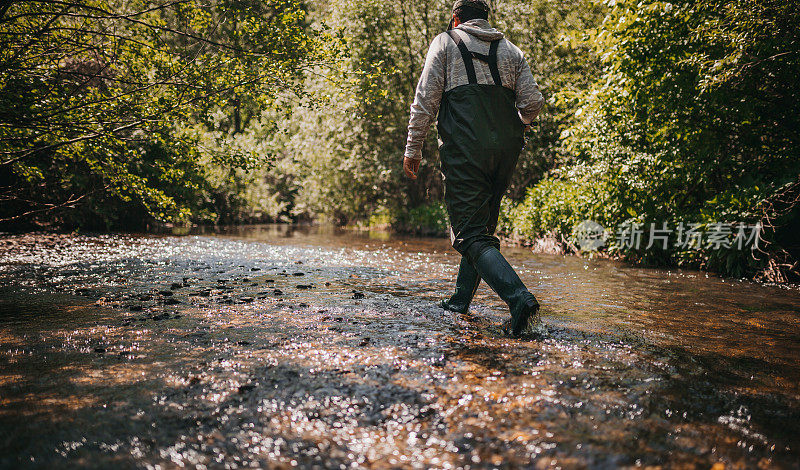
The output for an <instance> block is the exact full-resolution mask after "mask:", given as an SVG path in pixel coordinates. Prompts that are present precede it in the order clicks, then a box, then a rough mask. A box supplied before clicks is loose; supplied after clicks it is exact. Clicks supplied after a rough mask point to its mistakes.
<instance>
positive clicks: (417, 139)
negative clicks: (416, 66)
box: [404, 34, 447, 160]
mask: <svg viewBox="0 0 800 470" xmlns="http://www.w3.org/2000/svg"><path fill="white" fill-rule="evenodd" d="M444 36H446V34H440V35H439V36H437V37H436V39H434V40H433V42H432V43H431V46H430V48H429V49H428V55H427V57H426V58H425V67H424V68H423V69H422V76H421V77H420V79H419V83H418V84H417V92H416V94H415V96H414V103H413V104H412V105H411V119H409V122H408V140H407V141H406V151H405V155H404V156H405V157H407V158H413V159H415V160H420V159H422V144H423V143H424V142H425V137H427V135H428V131H429V130H430V127H431V123H432V122H433V120H434V119H436V115H437V114H438V113H439V106H441V104H442V94H444V87H445V64H446V63H447V58H446V45H447V43H446V42H445V37H444Z"/></svg>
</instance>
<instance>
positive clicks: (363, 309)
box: [0, 226, 800, 468]
mask: <svg viewBox="0 0 800 470" xmlns="http://www.w3.org/2000/svg"><path fill="white" fill-rule="evenodd" d="M506 252H507V254H508V257H509V260H510V262H511V263H512V264H513V265H514V266H515V268H516V269H517V270H518V271H519V272H520V275H521V277H523V280H524V281H525V282H526V284H527V285H529V286H530V288H531V289H532V291H533V292H534V293H535V294H536V295H537V296H538V297H539V299H540V301H541V302H542V304H543V305H544V308H543V322H544V332H545V334H544V336H541V337H538V338H529V339H525V340H510V339H507V338H504V337H502V335H501V333H500V323H501V322H502V320H503V319H504V316H505V311H504V308H503V305H502V304H501V302H500V301H499V300H498V299H497V298H496V297H495V296H494V294H493V293H491V292H490V291H488V290H487V289H486V288H485V286H483V287H481V289H480V290H479V292H478V295H477V298H476V301H475V304H474V306H473V308H472V313H471V314H470V315H467V316H462V315H457V314H452V313H450V312H445V311H442V310H440V309H438V308H436V307H435V306H434V304H435V301H436V300H438V299H440V298H441V297H442V295H443V293H446V292H448V291H449V289H450V288H451V284H452V278H453V277H454V275H455V270H456V267H457V262H458V259H457V257H456V256H455V255H454V254H453V253H452V252H451V250H450V249H449V248H448V242H447V240H441V239H420V238H411V237H402V236H390V237H385V236H380V237H378V236H372V237H371V236H369V234H357V233H353V232H351V231H341V230H337V229H332V228H331V229H319V228H309V227H305V228H303V227H299V228H297V227H295V228H290V227H283V226H266V227H246V228H245V227H238V228H227V229H226V230H225V231H224V232H221V233H208V232H207V233H204V234H193V235H189V236H184V237H174V236H140V235H103V236H83V235H63V236H54V235H36V236H32V235H25V236H12V237H7V236H6V237H2V238H0V396H2V397H3V401H2V403H0V456H1V457H0V466H2V467H25V468H52V467H54V466H65V465H80V466H82V467H90V468H103V467H107V466H109V465H117V466H118V465H122V466H123V467H142V466H156V465H160V466H162V467H172V466H198V465H205V466H208V467H215V466H222V465H223V464H224V465H228V466H230V467H234V466H238V467H246V466H252V465H256V466H261V467H266V466H270V467H277V468H289V467H291V466H295V465H297V466H300V467H316V468H331V467H341V466H345V467H351V466H355V467H363V468H388V467H407V468H422V467H426V468H431V467H432V468H493V467H496V466H533V467H535V468H546V467H551V466H562V467H564V466H567V467H569V466H576V467H581V466H589V467H633V466H638V465H642V466H667V467H676V466H680V467H687V468H710V467H711V466H712V465H714V464H717V463H722V464H724V465H726V466H727V467H729V468H752V467H757V466H766V467H771V468H793V467H794V466H795V465H796V462H797V458H798V450H800V445H798V444H800V443H799V442H798V438H797V436H798V435H800V428H798V424H797V423H799V422H800V415H799V414H798V410H800V389H798V383H800V367H798V361H797V358H798V357H800V338H798V336H797V334H796V332H797V331H798V329H797V326H798V317H797V312H798V311H800V293H798V292H795V291H790V290H785V289H779V288H774V287H769V286H760V285H757V284H752V283H748V282H741V281H733V282H731V281H726V280H724V279H716V278H713V277H706V276H705V275H703V274H701V273H694V272H686V273H684V272H680V271H660V270H649V269H639V268H632V267H629V266H626V265H624V264H621V263H616V262H613V261H606V260H587V259H581V258H576V257H557V256H544V255H532V254H531V253H530V252H529V251H528V250H521V249H513V248H509V249H508V250H506Z"/></svg>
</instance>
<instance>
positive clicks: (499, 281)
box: [475, 247, 539, 338]
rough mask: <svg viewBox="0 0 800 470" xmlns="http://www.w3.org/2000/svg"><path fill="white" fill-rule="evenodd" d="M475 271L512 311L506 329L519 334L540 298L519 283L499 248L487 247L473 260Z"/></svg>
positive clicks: (516, 335)
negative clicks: (537, 298)
mask: <svg viewBox="0 0 800 470" xmlns="http://www.w3.org/2000/svg"><path fill="white" fill-rule="evenodd" d="M475 269H476V271H478V275H479V276H480V277H481V278H482V279H483V280H484V281H486V283H487V284H489V287H491V288H492V290H494V291H495V292H496V293H497V295H499V296H500V298H501V299H503V301H505V303H506V304H508V308H509V310H510V311H511V321H510V324H509V326H508V329H507V331H506V332H505V333H506V334H508V335H509V336H512V337H515V338H516V337H519V336H520V335H521V334H522V333H523V332H524V331H525V328H526V327H527V325H528V319H529V318H530V317H531V316H533V315H535V314H536V312H538V310H539V302H537V301H536V297H534V296H533V294H531V293H530V292H529V291H528V289H527V288H526V287H525V284H523V283H522V280H521V279H520V278H519V276H518V275H517V273H516V271H514V268H512V267H511V265H510V264H508V261H506V259H505V257H503V255H502V254H500V250H498V249H497V248H495V247H490V248H487V249H486V250H484V251H483V252H482V253H481V254H480V255H478V257H477V259H476V260H475Z"/></svg>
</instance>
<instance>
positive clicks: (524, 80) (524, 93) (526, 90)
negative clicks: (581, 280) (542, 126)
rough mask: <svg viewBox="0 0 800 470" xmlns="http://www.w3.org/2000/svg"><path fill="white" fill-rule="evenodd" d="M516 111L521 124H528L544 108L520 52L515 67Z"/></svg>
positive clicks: (529, 69)
mask: <svg viewBox="0 0 800 470" xmlns="http://www.w3.org/2000/svg"><path fill="white" fill-rule="evenodd" d="M517 73H518V75H517V85H516V90H515V91H516V93H517V109H518V110H519V117H520V119H521V120H522V122H523V123H525V124H526V125H527V124H530V123H531V122H533V120H534V119H536V116H538V115H539V112H540V111H541V110H542V106H544V97H543V96H542V93H541V91H539V85H538V84H537V83H536V79H535V78H533V73H532V72H531V67H530V66H529V65H528V61H526V60H525V56H524V55H523V54H522V51H519V65H518V66H517Z"/></svg>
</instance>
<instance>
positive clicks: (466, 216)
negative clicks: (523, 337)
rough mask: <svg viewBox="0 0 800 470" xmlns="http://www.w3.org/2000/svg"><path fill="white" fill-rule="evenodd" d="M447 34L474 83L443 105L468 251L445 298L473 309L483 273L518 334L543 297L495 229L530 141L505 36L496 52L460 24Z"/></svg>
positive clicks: (450, 196)
mask: <svg viewBox="0 0 800 470" xmlns="http://www.w3.org/2000/svg"><path fill="white" fill-rule="evenodd" d="M448 34H449V35H450V37H451V38H452V39H453V41H454V42H455V43H456V45H457V46H458V49H459V51H460V52H461V57H462V59H463V60H464V66H465V67H466V69H467V78H468V80H469V84H468V85H462V86H459V87H456V88H453V89H452V90H450V91H448V92H447V93H445V94H444V96H443V98H442V106H441V108H440V109H439V122H438V129H439V136H440V137H441V139H442V145H441V146H440V147H439V156H440V159H441V163H442V173H443V174H444V184H445V196H444V200H445V205H446V206H447V214H448V216H449V218H450V241H451V242H452V244H453V248H455V249H456V250H457V251H458V252H459V253H461V255H462V260H461V265H460V266H459V272H458V278H457V280H456V292H455V294H454V295H453V296H452V297H451V298H450V299H449V300H447V301H444V302H442V304H441V306H442V307H444V308H446V309H448V310H454V311H457V312H462V313H466V311H467V309H468V308H469V303H470V301H471V300H472V297H473V295H474V294H475V290H476V289H477V287H478V284H479V283H480V280H481V278H483V279H484V280H485V281H486V283H487V284H489V287H491V288H492V290H494V291H495V292H497V294H498V295H499V296H500V297H501V298H502V299H503V300H504V301H505V302H506V303H507V304H508V306H509V309H510V311H511V318H510V319H509V321H508V322H507V324H506V325H505V326H504V330H505V331H506V333H507V334H509V335H512V336H518V335H520V334H522V332H523V330H524V329H525V327H526V325H527V322H528V319H529V318H530V317H531V316H532V315H535V313H536V312H537V310H538V308H539V303H538V302H537V301H536V298H535V297H534V296H533V295H532V294H531V293H530V292H529V291H528V289H527V288H525V285H524V284H523V283H522V281H521V280H520V278H519V276H517V273H516V272H515V271H514V269H513V268H512V267H511V265H510V264H508V261H506V259H505V258H504V257H503V255H502V254H500V251H499V247H500V240H498V239H497V237H496V236H495V235H494V232H495V230H496V229H497V218H498V216H499V214H500V201H501V199H502V198H503V195H504V194H505V192H506V189H508V184H509V182H510V180H511V175H512V173H513V171H514V168H515V167H516V166H517V160H518V159H519V154H520V152H521V151H522V147H523V145H524V137H523V132H524V127H525V126H524V125H523V124H522V122H521V121H520V119H519V115H518V114H517V108H516V94H515V93H514V91H513V90H511V89H509V88H506V87H504V86H503V84H502V79H501V77H500V71H499V68H498V66H497V49H498V46H499V43H500V42H499V41H493V42H492V43H491V45H490V47H489V55H482V54H477V53H475V52H471V51H470V50H469V49H468V48H467V46H466V44H464V41H462V40H461V37H459V35H458V34H457V33H456V32H455V31H448ZM473 59H478V60H482V61H484V62H486V63H487V64H488V65H489V69H490V71H491V74H492V79H493V80H494V85H480V84H478V80H477V77H476V75H475V65H474V63H473Z"/></svg>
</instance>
